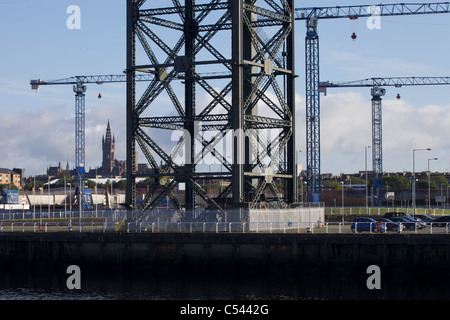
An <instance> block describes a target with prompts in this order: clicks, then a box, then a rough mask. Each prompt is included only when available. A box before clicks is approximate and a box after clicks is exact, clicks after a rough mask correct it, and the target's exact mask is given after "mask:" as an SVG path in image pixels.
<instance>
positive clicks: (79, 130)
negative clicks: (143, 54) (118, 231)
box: [30, 74, 155, 211]
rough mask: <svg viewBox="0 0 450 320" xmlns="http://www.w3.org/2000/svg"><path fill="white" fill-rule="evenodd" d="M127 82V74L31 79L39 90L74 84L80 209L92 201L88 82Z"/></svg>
mask: <svg viewBox="0 0 450 320" xmlns="http://www.w3.org/2000/svg"><path fill="white" fill-rule="evenodd" d="M154 77H155V76H154V74H141V75H139V76H138V77H137V79H136V81H149V80H151V79H153V78H154ZM115 82H126V75H93V76H75V77H70V78H65V79H58V80H51V81H44V80H42V79H38V80H31V81H30V84H31V89H33V90H36V91H39V87H40V86H46V85H73V92H74V93H75V170H76V180H75V184H76V190H77V191H76V193H77V202H78V205H79V208H80V211H81V210H82V209H83V208H85V207H89V206H90V201H89V199H88V198H87V197H86V193H85V185H84V181H85V168H86V151H85V150H86V138H85V136H86V134H85V132H86V128H85V123H86V121H85V118H86V110H85V109H86V107H85V100H86V97H85V96H86V95H85V93H86V90H87V86H86V84H88V83H95V84H103V83H115Z"/></svg>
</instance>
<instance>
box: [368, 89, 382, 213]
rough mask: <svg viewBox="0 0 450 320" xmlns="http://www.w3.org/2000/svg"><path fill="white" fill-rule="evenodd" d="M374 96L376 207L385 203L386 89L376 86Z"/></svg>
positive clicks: (374, 190)
mask: <svg viewBox="0 0 450 320" xmlns="http://www.w3.org/2000/svg"><path fill="white" fill-rule="evenodd" d="M371 94H372V148H373V150H372V167H373V196H374V206H381V205H382V203H383V113H382V98H381V97H382V96H383V95H384V89H383V88H380V87H378V86H375V87H373V88H372V90H371Z"/></svg>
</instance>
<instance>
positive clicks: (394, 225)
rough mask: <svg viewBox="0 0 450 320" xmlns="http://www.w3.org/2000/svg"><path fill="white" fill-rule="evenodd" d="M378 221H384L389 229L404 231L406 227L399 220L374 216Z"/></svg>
mask: <svg viewBox="0 0 450 320" xmlns="http://www.w3.org/2000/svg"><path fill="white" fill-rule="evenodd" d="M374 219H375V220H376V221H379V222H381V223H384V224H385V225H386V230H387V231H403V229H404V228H405V226H404V225H402V224H401V223H398V222H394V221H392V220H390V219H387V218H374Z"/></svg>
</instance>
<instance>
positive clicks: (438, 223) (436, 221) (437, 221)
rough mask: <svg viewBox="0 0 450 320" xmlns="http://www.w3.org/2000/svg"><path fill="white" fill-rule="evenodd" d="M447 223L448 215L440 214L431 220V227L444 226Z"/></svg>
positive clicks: (449, 222)
mask: <svg viewBox="0 0 450 320" xmlns="http://www.w3.org/2000/svg"><path fill="white" fill-rule="evenodd" d="M447 224H450V216H441V217H439V218H436V219H434V221H433V222H432V226H433V227H445V226H447Z"/></svg>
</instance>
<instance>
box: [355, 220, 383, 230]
mask: <svg viewBox="0 0 450 320" xmlns="http://www.w3.org/2000/svg"><path fill="white" fill-rule="evenodd" d="M351 229H352V232H362V231H370V232H385V231H386V226H385V224H384V223H382V222H379V221H376V220H374V219H372V218H356V219H355V220H353V223H352V226H351Z"/></svg>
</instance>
